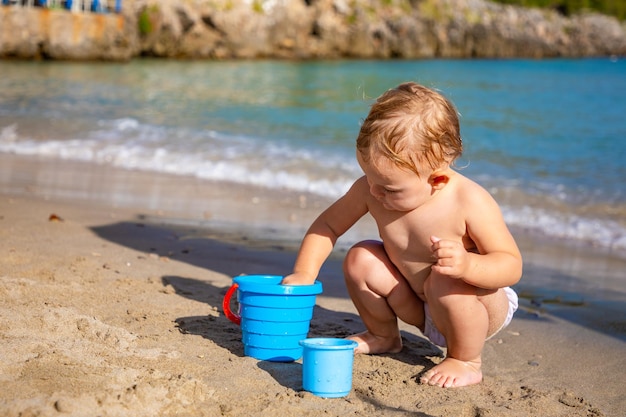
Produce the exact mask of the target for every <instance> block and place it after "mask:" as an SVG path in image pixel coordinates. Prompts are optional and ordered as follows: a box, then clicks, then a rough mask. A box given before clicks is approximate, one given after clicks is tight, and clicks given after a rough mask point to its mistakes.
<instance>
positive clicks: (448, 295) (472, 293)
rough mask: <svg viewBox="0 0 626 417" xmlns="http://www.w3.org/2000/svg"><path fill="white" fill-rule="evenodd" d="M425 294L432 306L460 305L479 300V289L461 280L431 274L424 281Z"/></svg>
mask: <svg viewBox="0 0 626 417" xmlns="http://www.w3.org/2000/svg"><path fill="white" fill-rule="evenodd" d="M424 294H425V296H426V300H428V303H430V304H442V305H443V306H446V305H452V306H454V305H459V303H463V302H464V301H468V300H469V299H472V300H476V299H477V288H476V287H474V286H473V285H470V284H468V283H466V282H465V281H463V280H461V279H455V278H450V277H446V276H444V275H439V274H435V273H431V274H430V275H429V276H428V278H426V280H425V281H424Z"/></svg>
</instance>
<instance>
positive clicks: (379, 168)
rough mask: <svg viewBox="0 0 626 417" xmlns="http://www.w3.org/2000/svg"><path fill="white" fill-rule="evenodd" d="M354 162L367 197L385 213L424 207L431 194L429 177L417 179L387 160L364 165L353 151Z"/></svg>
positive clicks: (358, 155) (431, 188)
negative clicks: (362, 177)
mask: <svg viewBox="0 0 626 417" xmlns="http://www.w3.org/2000/svg"><path fill="white" fill-rule="evenodd" d="M357 160H358V162H359V165H360V166H361V169H362V170H363V172H364V173H365V176H366V177H367V182H368V184H369V186H370V194H372V196H373V197H374V198H376V200H378V201H379V202H380V203H381V204H382V205H383V206H384V207H385V208H386V209H387V210H394V211H411V210H414V209H416V208H417V207H419V206H421V205H422V204H424V203H425V202H426V201H427V200H428V199H429V198H430V196H431V195H432V193H433V187H432V185H431V184H430V183H429V181H428V179H429V175H428V174H426V175H421V176H418V175H417V174H416V173H415V172H413V171H409V170H406V169H402V168H400V167H398V166H396V165H395V164H393V163H392V162H390V161H378V162H379V163H376V164H374V163H372V160H371V159H370V160H369V161H368V162H365V161H364V160H363V158H362V157H361V155H360V152H357Z"/></svg>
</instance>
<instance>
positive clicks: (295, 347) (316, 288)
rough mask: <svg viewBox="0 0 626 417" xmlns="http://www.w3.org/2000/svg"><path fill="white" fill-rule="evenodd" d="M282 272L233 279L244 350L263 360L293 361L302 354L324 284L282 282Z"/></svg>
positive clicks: (247, 354) (247, 353) (249, 354)
mask: <svg viewBox="0 0 626 417" xmlns="http://www.w3.org/2000/svg"><path fill="white" fill-rule="evenodd" d="M281 281H282V277H281V276H274V275H246V276H240V277H237V278H235V279H234V282H235V283H236V284H237V285H238V286H239V287H238V289H237V300H238V301H239V309H240V310H239V315H240V316H241V332H242V341H243V345H244V354H245V355H246V356H251V357H253V358H256V359H260V360H267V361H273V362H291V361H295V360H298V359H300V358H301V357H302V346H300V344H299V341H300V340H303V339H306V337H307V334H308V332H309V325H310V323H311V318H312V317H313V308H314V307H315V298H316V295H317V294H320V293H321V292H322V284H321V283H320V282H315V283H314V284H312V285H281V284H280V282H281Z"/></svg>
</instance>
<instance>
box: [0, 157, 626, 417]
mask: <svg viewBox="0 0 626 417" xmlns="http://www.w3.org/2000/svg"><path fill="white" fill-rule="evenodd" d="M326 204H328V201H324V200H322V199H318V198H315V197H313V196H308V195H294V194H289V193H281V192H278V191H277V192H272V193H268V192H267V191H265V190H259V189H253V188H247V187H241V186H236V185H233V184H215V183H208V182H202V181H199V180H196V179H193V178H184V177H174V176H165V175H155V174H152V173H141V172H129V171H121V170H114V169H109V168H104V167H98V166H93V165H83V164H76V163H67V162H59V161H57V162H54V163H50V162H45V161H34V160H29V159H27V158H18V157H14V156H11V155H0V226H1V227H0V235H1V238H0V265H2V271H0V294H1V298H0V299H1V300H2V301H1V302H0V310H1V312H2V313H1V314H0V338H1V339H2V346H3V348H2V354H1V355H0V387H1V388H2V390H1V391H0V392H1V394H0V414H1V415H6V416H28V415H40V416H57V415H75V416H94V415H103V416H128V415H133V416H144V415H145V416H154V415H160V416H169V415H187V416H216V415H226V416H274V415H283V416H303V415H304V416H306V415H310V416H317V415H330V416H345V415H361V416H380V415H389V416H403V415H407V416H409V415H411V416H535V415H537V416H563V415H567V416H621V415H624V413H626V399H625V398H624V396H623V387H624V386H625V385H626V377H625V376H624V373H623V372H621V370H622V369H624V368H625V367H626V355H624V352H626V350H625V348H626V311H625V309H624V305H625V304H624V303H625V301H626V288H625V287H626V284H625V283H624V275H623V274H624V273H623V271H624V270H626V261H625V260H624V259H623V258H621V257H620V256H614V255H612V254H610V253H606V252H602V251H599V250H595V249H593V248H583V247H567V246H564V245H562V244H561V242H546V241H543V240H541V239H537V238H536V237H533V236H526V235H524V234H523V233H522V231H515V234H516V238H517V239H518V242H519V243H520V247H521V249H522V252H523V254H524V257H525V272H524V276H523V278H522V281H521V282H520V284H519V285H518V286H516V289H517V290H518V292H519V293H520V295H521V297H522V298H521V308H520V311H519V312H518V313H517V314H516V315H515V317H514V319H513V322H512V324H511V325H510V326H509V327H508V328H507V329H505V330H504V331H503V332H501V333H500V334H499V335H498V336H497V337H495V338H494V339H492V340H490V341H489V342H487V344H486V347H485V350H484V369H483V371H484V375H485V380H484V381H483V383H481V384H479V385H477V386H472V387H466V388H461V389H452V390H444V389H439V388H435V387H429V386H422V385H420V384H419V383H418V382H417V380H418V379H419V375H420V373H421V372H423V371H424V370H427V369H429V368H430V367H432V366H433V365H434V364H436V363H437V362H439V361H440V360H441V358H442V353H443V352H442V351H441V350H440V349H439V348H437V347H435V346H433V345H432V344H430V343H429V342H428V341H427V340H426V339H424V338H423V337H422V335H421V334H420V332H419V331H418V330H416V329H413V328H410V327H409V326H404V325H403V326H402V329H403V336H404V338H405V347H404V349H403V351H402V352H400V353H399V354H394V355H380V356H364V355H359V356H357V357H356V358H355V362H354V373H353V389H352V392H351V393H350V395H348V397H346V398H342V399H322V398H318V397H315V396H313V395H312V394H310V393H307V392H306V391H303V390H302V381H301V363H300V361H298V362H295V363H271V362H264V361H258V360H255V359H253V358H249V357H245V356H243V345H242V342H241V331H240V329H239V328H238V327H237V326H236V325H235V324H233V323H231V322H230V321H228V320H227V319H226V318H225V317H224V315H223V313H222V310H221V302H222V298H223V295H224V293H225V291H226V290H227V289H228V287H229V286H230V283H231V278H232V277H233V276H237V275H240V274H278V275H283V274H287V273H289V272H290V268H291V266H292V264H293V261H294V256H295V253H294V250H295V248H296V247H297V244H298V242H299V239H300V237H301V236H302V233H303V232H304V230H305V229H306V227H307V226H308V224H309V223H310V221H311V220H312V219H313V218H314V217H315V215H317V213H319V211H320V210H321V209H323V208H324V207H325V205H326ZM286 226H288V227H286ZM372 232H373V229H372V225H371V224H370V223H368V222H364V223H363V224H360V225H359V227H358V228H357V230H355V231H354V232H353V233H352V234H351V235H349V236H346V237H345V239H343V240H342V242H341V245H340V246H339V248H338V249H337V251H336V253H335V254H334V255H333V257H332V258H331V259H330V260H329V261H328V262H327V263H326V265H325V266H324V268H323V270H322V273H321V275H320V280H321V281H322V283H323V285H324V292H323V294H322V295H321V296H319V297H318V299H317V306H316V310H315V313H314V318H313V321H312V323H311V331H310V333H309V335H310V336H312V337H315V336H331V337H344V336H346V335H349V334H351V333H353V332H356V331H361V330H362V324H361V322H360V319H359V317H358V315H357V314H356V311H355V309H354V307H353V306H352V303H351V302H350V299H349V298H348V297H347V294H346V291H345V288H344V285H343V281H342V277H341V257H342V254H343V251H344V248H345V247H347V246H348V245H349V244H350V243H351V242H352V241H355V240H358V239H360V238H363V237H368V236H371V234H372Z"/></svg>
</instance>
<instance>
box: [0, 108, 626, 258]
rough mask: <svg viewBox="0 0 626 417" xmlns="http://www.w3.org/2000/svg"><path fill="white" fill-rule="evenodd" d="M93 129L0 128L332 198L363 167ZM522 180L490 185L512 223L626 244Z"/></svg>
mask: <svg viewBox="0 0 626 417" xmlns="http://www.w3.org/2000/svg"><path fill="white" fill-rule="evenodd" d="M86 136H87V137H86V138H74V139H70V140H48V141H38V140H34V139H32V138H28V137H20V135H19V129H18V128H17V127H16V125H9V126H5V127H4V128H2V129H0V152H4V153H14V154H18V155H28V156H37V157H45V158H50V159H62V160H74V161H83V162H90V163H96V164H101V165H110V166H114V167H118V168H123V169H136V170H143V171H151V172H162V173H167V174H174V175H185V176H195V177H197V178H200V179H205V180H214V181H232V182H236V183H241V184H249V185H255V186H261V187H267V188H274V189H284V190H292V191H294V192H309V193H314V194H318V195H321V196H325V197H331V198H336V197H338V196H340V195H342V194H343V193H345V191H347V189H348V187H349V186H350V184H351V183H352V182H353V180H354V179H355V178H357V176H358V175H361V174H360V170H359V168H358V165H357V164H356V162H354V160H353V157H352V155H347V154H346V155H332V154H329V153H328V152H327V153H326V154H324V153H323V151H322V150H315V149H302V148H299V149H294V148H290V147H289V146H286V145H285V146H282V145H280V144H278V143H266V144H263V143H262V142H260V141H259V140H252V139H251V138H246V137H245V136H231V135H225V134H223V133H219V132H215V131H206V132H202V133H198V132H186V131H184V130H181V129H177V130H168V129H166V128H163V127H154V126H146V125H142V124H141V123H139V122H138V121H137V120H135V119H131V118H124V119H117V120H113V121H108V122H101V123H99V124H98V126H97V129H96V130H94V131H92V132H89V134H87V135H86ZM173 136H176V137H175V138H174V140H173ZM491 181H492V182H493V179H492V180H491ZM520 187H521V184H520V183H519V182H518V181H508V182H501V183H500V184H499V185H498V186H494V187H492V189H491V191H492V192H494V191H495V192H496V193H499V195H500V196H503V198H502V200H503V201H502V205H503V207H502V208H503V213H504V216H505V220H506V221H507V223H508V224H509V225H510V226H512V227H518V228H522V229H524V230H529V231H533V232H537V233H543V234H544V235H546V236H549V237H552V238H558V239H571V240H573V241H580V242H586V243H589V244H592V245H596V246H600V247H604V248H608V249H613V250H618V251H625V250H626V227H624V225H623V224H621V223H619V222H618V221H615V220H612V219H610V218H601V217H596V218H594V217H584V216H581V215H578V214H573V213H571V212H567V211H563V210H562V209H555V208H554V207H553V206H550V205H546V204H547V201H548V200H549V199H552V200H554V199H557V200H559V201H562V200H563V199H564V198H562V197H561V198H559V196H561V195H563V194H564V193H565V191H564V190H562V189H559V190H558V192H555V190H554V188H553V189H551V190H550V191H551V193H550V194H545V195H544V194H542V191H539V193H540V194H541V195H539V196H537V195H533V196H532V198H533V204H532V205H529V204H526V203H524V201H528V200H529V198H530V195H529V194H527V193H526V192H524V191H523V190H521V189H520ZM557 188H558V187H557ZM535 192H536V191H535ZM542 201H543V202H544V203H542ZM542 204H543V206H542Z"/></svg>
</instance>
